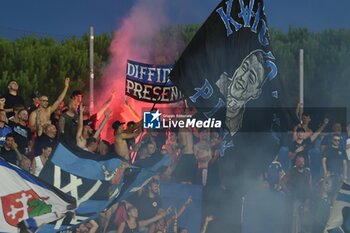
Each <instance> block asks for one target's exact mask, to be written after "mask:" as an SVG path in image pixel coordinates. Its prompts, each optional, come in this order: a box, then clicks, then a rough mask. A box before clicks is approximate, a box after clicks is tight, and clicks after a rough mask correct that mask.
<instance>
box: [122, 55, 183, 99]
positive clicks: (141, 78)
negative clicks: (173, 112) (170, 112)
mask: <svg viewBox="0 0 350 233" xmlns="http://www.w3.org/2000/svg"><path fill="white" fill-rule="evenodd" d="M171 68H172V65H151V64H144V63H140V62H135V61H130V60H128V63H127V68H126V84H125V94H126V95H127V96H130V97H132V98H134V99H137V100H140V101H145V102H151V103H173V102H176V101H179V100H181V99H182V98H183V94H182V93H181V91H180V90H179V89H178V88H177V86H175V85H174V84H173V83H172V82H171V81H170V80H169V79H168V75H169V73H170V72H171Z"/></svg>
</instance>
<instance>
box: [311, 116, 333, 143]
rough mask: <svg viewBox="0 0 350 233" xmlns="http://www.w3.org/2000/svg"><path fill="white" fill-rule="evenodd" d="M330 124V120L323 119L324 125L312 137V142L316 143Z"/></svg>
mask: <svg viewBox="0 0 350 233" xmlns="http://www.w3.org/2000/svg"><path fill="white" fill-rule="evenodd" d="M328 122H329V120H328V118H324V119H323V123H322V125H321V126H320V128H318V129H317V131H316V132H315V133H313V134H312V135H311V137H310V140H311V142H314V141H315V140H316V138H317V137H318V136H320V134H321V132H322V131H323V130H324V129H325V128H326V126H327V125H328Z"/></svg>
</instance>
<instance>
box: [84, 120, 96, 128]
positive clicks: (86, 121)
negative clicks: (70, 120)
mask: <svg viewBox="0 0 350 233" xmlns="http://www.w3.org/2000/svg"><path fill="white" fill-rule="evenodd" d="M93 124H94V122H93V121H92V120H90V119H88V120H84V121H83V125H88V126H90V127H91V128H92V127H93Z"/></svg>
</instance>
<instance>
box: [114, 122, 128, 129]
mask: <svg viewBox="0 0 350 233" xmlns="http://www.w3.org/2000/svg"><path fill="white" fill-rule="evenodd" d="M124 124H125V122H121V121H115V122H114V123H113V125H112V128H113V129H114V130H117V129H118V127H119V126H121V125H124Z"/></svg>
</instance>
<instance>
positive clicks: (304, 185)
mask: <svg viewBox="0 0 350 233" xmlns="http://www.w3.org/2000/svg"><path fill="white" fill-rule="evenodd" d="M282 190H283V191H284V192H285V193H286V194H287V195H288V198H289V208H290V220H291V221H290V228H289V229H288V230H289V231H290V230H291V231H290V232H292V233H299V232H309V231H310V226H311V219H310V218H308V216H310V197H311V173H310V169H309V168H306V167H305V160H304V157H302V156H297V157H296V160H295V166H293V167H292V168H291V169H290V170H289V171H288V173H287V175H286V176H285V177H283V179H282Z"/></svg>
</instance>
